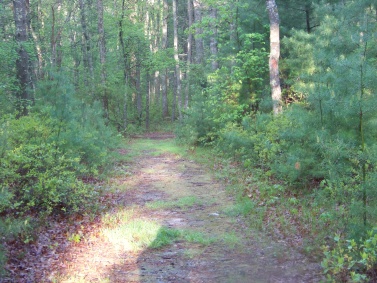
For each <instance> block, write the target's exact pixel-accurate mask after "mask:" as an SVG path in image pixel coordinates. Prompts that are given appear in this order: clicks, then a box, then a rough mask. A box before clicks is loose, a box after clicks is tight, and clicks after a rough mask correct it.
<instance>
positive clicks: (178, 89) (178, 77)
mask: <svg viewBox="0 0 377 283" xmlns="http://www.w3.org/2000/svg"><path fill="white" fill-rule="evenodd" d="M173 27H174V60H175V80H176V82H175V84H176V85H175V87H176V97H177V98H178V114H179V119H180V120H181V119H182V93H181V92H182V91H181V90H182V85H181V81H182V75H181V69H180V67H179V56H178V52H179V50H178V49H179V46H178V14H177V0H173Z"/></svg>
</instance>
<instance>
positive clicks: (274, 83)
mask: <svg viewBox="0 0 377 283" xmlns="http://www.w3.org/2000/svg"><path fill="white" fill-rule="evenodd" d="M266 6H267V10H268V15H269V19H270V60H269V68H270V86H271V97H272V107H273V111H274V115H277V114H279V113H280V112H281V111H282V101H281V88H280V77H279V57H280V29H279V13H278V7H277V5H276V3H275V0H266Z"/></svg>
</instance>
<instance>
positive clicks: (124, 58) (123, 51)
mask: <svg viewBox="0 0 377 283" xmlns="http://www.w3.org/2000/svg"><path fill="white" fill-rule="evenodd" d="M125 9H126V7H125V0H123V1H122V12H121V16H120V20H119V23H118V25H119V33H118V36H119V42H120V46H121V54H122V61H123V77H124V100H123V129H124V130H126V129H127V126H128V111H127V102H128V72H127V71H128V69H129V59H128V54H127V53H126V47H125V44H124V38H123V20H124V16H125Z"/></svg>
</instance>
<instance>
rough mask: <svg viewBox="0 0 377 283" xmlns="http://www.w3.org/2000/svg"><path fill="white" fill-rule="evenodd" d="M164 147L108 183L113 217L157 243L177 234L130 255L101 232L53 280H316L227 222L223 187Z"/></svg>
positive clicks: (283, 251)
mask: <svg viewBox="0 0 377 283" xmlns="http://www.w3.org/2000/svg"><path fill="white" fill-rule="evenodd" d="M137 142H138V141H137ZM164 142H165V141H163V140H158V141H157V140H156V141H154V143H155V146H156V148H158V147H160V149H158V150H159V151H160V153H158V154H156V151H155V149H154V148H153V147H152V148H149V149H147V150H144V151H142V152H141V155H139V156H137V157H136V158H134V160H133V161H132V164H131V165H130V167H129V168H128V169H127V171H128V172H132V173H129V174H128V175H130V176H124V175H120V176H119V177H117V178H115V179H114V180H113V182H114V184H116V186H115V187H116V190H115V191H113V192H112V198H113V199H115V201H114V202H115V203H116V204H117V207H116V208H115V207H114V210H113V212H112V213H113V214H116V213H118V214H119V213H120V211H123V212H122V213H123V215H126V214H127V213H126V212H125V211H132V213H130V214H129V219H128V220H127V221H129V222H132V221H133V222H134V223H137V221H139V222H140V221H141V222H142V221H145V223H154V225H158V227H159V229H158V231H157V233H155V234H156V235H155V240H154V242H155V244H156V243H157V241H158V240H159V239H160V238H161V237H162V236H163V235H162V234H164V233H166V231H181V232H180V233H181V234H180V236H179V237H177V238H176V239H173V241H172V243H171V244H168V245H165V246H163V247H160V248H150V247H141V248H140V247H139V249H136V250H135V249H130V248H128V247H127V246H126V244H125V243H124V242H122V237H120V238H119V237H118V238H115V240H114V239H112V238H111V236H107V237H106V235H108V234H106V231H105V230H106V229H102V230H101V231H102V232H98V231H97V234H96V233H93V234H92V235H87V236H86V241H85V243H81V244H80V245H77V246H76V247H73V248H72V249H71V250H70V251H69V253H67V255H66V256H65V262H64V265H63V266H64V268H63V269H62V270H61V272H62V274H61V275H59V276H58V275H57V274H55V275H54V276H52V277H54V278H55V280H56V281H58V282H159V283H167V282H176V283H186V282H187V283H188V282H192V283H199V282H206V283H209V282H220V283H222V282H224V283H225V282H319V280H320V277H319V275H318V274H319V273H320V270H319V269H318V265H317V264H314V263H311V262H310V261H309V260H308V259H307V258H305V257H304V256H303V255H301V254H299V253H297V252H296V251H294V250H292V249H291V248H289V247H286V246H285V245H284V243H274V242H272V241H271V240H270V239H267V238H264V236H263V235H261V234H260V233H257V232H251V231H250V229H249V228H248V226H247V224H246V223H244V221H243V219H242V218H241V217H238V216H228V215H229V213H225V212H226V211H229V208H230V207H232V205H234V202H233V200H232V198H231V197H230V196H229V195H228V194H227V193H226V191H225V189H224V186H223V185H222V184H221V183H219V182H218V181H216V180H215V179H214V178H213V176H212V175H211V174H210V173H208V171H207V170H205V169H204V168H203V167H202V166H201V165H198V164H196V163H194V162H192V161H190V160H187V159H184V158H182V157H180V156H178V155H174V154H172V153H168V152H161V145H162V144H163V143H164ZM162 148H163V147H162ZM185 201H186V202H185ZM180 202H181V204H180ZM124 217H126V216H124ZM142 223H143V222H142ZM98 229H100V228H98ZM116 229H118V228H117V227H113V231H118V230H116ZM108 230H109V229H108ZM108 230H107V231H108ZM104 231H105V232H104ZM118 232H119V231H118ZM190 235H191V236H190ZM118 236H119V235H118ZM160 236H161V237H160ZM190 237H191V238H192V239H190ZM134 240H135V239H134ZM137 240H138V239H136V240H135V241H137ZM151 246H153V243H152V245H151Z"/></svg>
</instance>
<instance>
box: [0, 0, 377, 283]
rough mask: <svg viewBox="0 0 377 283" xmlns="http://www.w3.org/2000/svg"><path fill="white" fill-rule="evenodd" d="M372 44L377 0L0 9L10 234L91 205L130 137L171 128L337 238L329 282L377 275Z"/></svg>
mask: <svg viewBox="0 0 377 283" xmlns="http://www.w3.org/2000/svg"><path fill="white" fill-rule="evenodd" d="M279 32H280V36H279ZM376 35H377V11H376V4H375V1H372V0H357V1H356V0H317V1H309V0H305V1H304V0H300V1H296V0H291V1H279V0H277V1H276V3H275V1H270V0H268V1H262V0H249V1H243V0H237V1H228V0H187V1H183V0H172V1H170V0H141V1H132V0H117V1H114V0H113V1H108V0H76V1H67V0H44V1H40V0H35V1H34V0H31V1H29V0H13V1H8V0H3V1H1V2H0V38H1V40H0V58H1V65H0V73H1V76H0V157H1V159H0V180H1V183H0V215H1V221H0V227H1V230H0V235H1V236H2V237H4V239H9V238H12V237H15V236H16V235H25V233H26V232H25V231H27V230H28V229H30V225H32V224H30V223H31V222H30V221H29V220H28V219H29V218H35V217H37V218H40V219H44V217H47V216H48V215H51V214H57V213H63V212H64V213H68V214H69V213H74V212H77V211H80V210H83V209H88V206H89V203H90V201H88V200H89V199H90V198H92V197H95V195H94V194H95V193H93V191H92V190H91V189H90V188H89V186H88V182H87V180H88V179H92V178H100V176H101V174H104V172H105V171H106V165H107V164H108V160H109V158H110V157H111V149H113V148H115V147H116V146H117V143H118V142H119V136H120V135H119V134H123V135H129V134H133V133H137V132H139V131H143V130H156V129H157V128H158V126H159V125H165V124H167V123H168V122H170V121H172V122H176V123H177V124H178V126H177V130H176V134H177V137H178V139H179V140H180V141H183V142H185V143H187V144H190V145H191V146H199V145H200V146H212V147H214V148H215V149H217V150H218V152H220V153H221V154H222V156H223V158H231V159H232V160H237V162H239V164H241V165H242V167H244V168H245V170H251V168H253V169H255V170H257V171H258V170H259V171H261V172H263V176H265V177H266V176H267V178H269V179H270V180H271V181H273V182H275V183H276V182H277V183H279V184H280V185H283V186H284V188H285V189H284V192H282V190H281V189H277V188H281V186H280V185H279V186H278V187H276V186H275V187H274V188H275V190H274V189H272V190H271V191H269V192H268V194H267V197H268V198H269V199H270V200H274V199H275V200H276V198H279V197H280V195H281V194H285V195H287V197H288V198H289V200H290V204H291V206H295V207H296V208H297V211H296V213H297V214H298V215H299V216H302V217H303V218H302V219H301V220H300V221H302V222H303V223H307V224H305V225H306V228H305V229H306V231H307V233H308V234H312V235H314V234H315V235H316V237H317V239H321V241H324V239H325V238H326V237H327V236H329V237H331V238H332V237H333V236H334V235H337V236H336V237H335V241H336V245H335V248H334V249H329V248H325V260H324V261H323V266H324V269H325V271H326V272H327V273H328V274H331V276H333V277H334V278H337V279H336V280H338V279H339V278H342V280H343V279H344V278H345V279H344V280H346V279H347V280H348V279H349V278H352V280H354V281H357V280H359V281H362V280H367V279H366V278H367V276H369V277H371V276H375V273H376V262H377V252H376V245H377V243H376V242H377V237H376V236H375V230H373V227H375V226H376V215H377V214H376V207H377V206H376V205H377V203H376V201H377V199H376V192H377V191H376V185H377V172H376V168H375V167H376V162H377V144H376V138H377V132H376V129H377V112H376V111H377V97H376V89H377V79H376V73H377V38H376ZM279 39H280V42H279ZM277 48H278V49H277ZM279 58H280V61H279ZM273 72H274V73H273ZM250 201H253V200H252V199H251V200H250ZM271 203H273V202H271ZM309 204H310V212H308V214H307V215H302V214H303V212H302V210H303V209H304V208H303V207H305V206H309ZM266 206H268V205H267V204H266ZM305 217H306V218H305ZM305 221H307V222H305ZM26 234H27V233H26ZM344 239H355V241H353V242H347V243H345V246H347V245H348V249H347V248H344V246H343V242H342V241H343V240H344ZM26 240H27V239H26ZM329 245H330V244H329ZM330 246H332V245H330ZM332 247H334V246H332ZM0 254H1V255H2V254H3V253H0ZM5 260H6V259H5V256H0V262H1V261H2V262H4V261H5Z"/></svg>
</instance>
